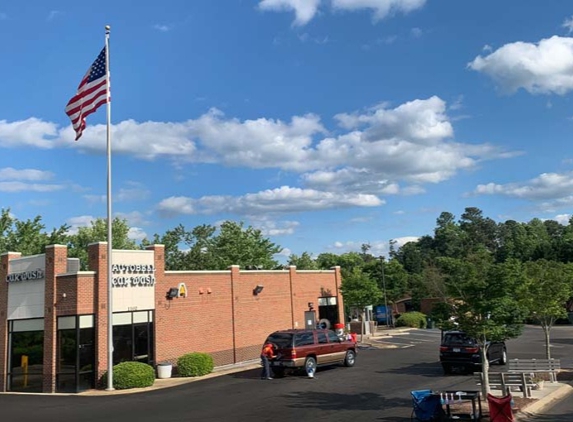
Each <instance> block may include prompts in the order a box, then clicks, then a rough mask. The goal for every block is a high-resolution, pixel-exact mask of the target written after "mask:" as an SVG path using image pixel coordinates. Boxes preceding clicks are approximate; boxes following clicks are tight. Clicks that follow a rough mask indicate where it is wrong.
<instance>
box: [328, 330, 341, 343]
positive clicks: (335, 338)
mask: <svg viewBox="0 0 573 422" xmlns="http://www.w3.org/2000/svg"><path fill="white" fill-rule="evenodd" d="M328 341H330V342H331V343H338V342H339V341H340V338H338V336H337V335H336V333H335V332H334V331H329V332H328Z"/></svg>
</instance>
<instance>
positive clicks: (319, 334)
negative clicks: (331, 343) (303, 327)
mask: <svg viewBox="0 0 573 422" xmlns="http://www.w3.org/2000/svg"><path fill="white" fill-rule="evenodd" d="M316 336H317V338H318V343H319V344H324V343H328V339H327V338H326V333H325V332H324V331H319V332H317V333H316Z"/></svg>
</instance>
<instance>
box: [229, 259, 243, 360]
mask: <svg viewBox="0 0 573 422" xmlns="http://www.w3.org/2000/svg"><path fill="white" fill-rule="evenodd" d="M229 270H231V274H230V279H231V321H232V332H233V363H237V326H236V323H235V320H236V317H237V316H236V315H235V300H236V299H235V281H238V280H239V278H240V276H241V267H240V266H238V265H231V266H229Z"/></svg>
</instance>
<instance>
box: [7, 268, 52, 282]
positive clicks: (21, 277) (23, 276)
mask: <svg viewBox="0 0 573 422" xmlns="http://www.w3.org/2000/svg"><path fill="white" fill-rule="evenodd" d="M43 278H44V270H42V269H41V268H38V269H36V270H32V271H23V272H21V273H13V274H8V275H7V276H6V283H14V282H16V281H32V280H42V279H43Z"/></svg>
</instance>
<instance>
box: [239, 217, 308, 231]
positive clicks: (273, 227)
mask: <svg viewBox="0 0 573 422" xmlns="http://www.w3.org/2000/svg"><path fill="white" fill-rule="evenodd" d="M250 220H251V225H252V226H253V227H255V228H257V229H259V230H260V231H261V233H262V234H263V235H264V236H284V235H292V234H294V232H295V230H296V228H297V227H298V226H299V224H300V223H299V222H298V221H276V220H271V219H269V218H268V217H266V216H264V217H256V216H254V217H251V218H250Z"/></svg>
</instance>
